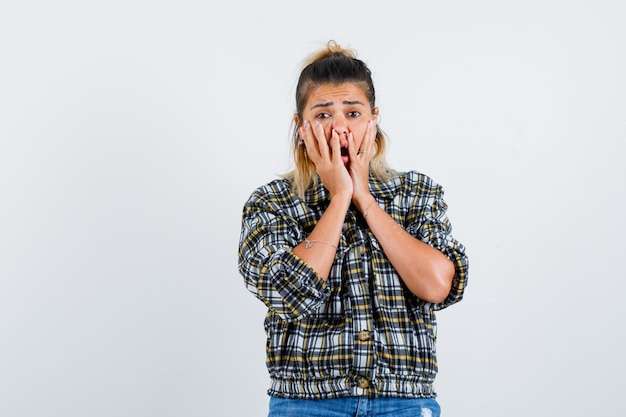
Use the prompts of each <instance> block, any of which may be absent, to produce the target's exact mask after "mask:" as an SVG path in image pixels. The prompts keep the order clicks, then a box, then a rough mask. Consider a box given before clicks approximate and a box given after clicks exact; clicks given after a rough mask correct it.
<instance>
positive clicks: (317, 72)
mask: <svg viewBox="0 0 626 417" xmlns="http://www.w3.org/2000/svg"><path fill="white" fill-rule="evenodd" d="M343 83H354V84H358V85H360V86H361V87H362V88H363V91H364V93H365V95H366V97H367V99H368V100H369V104H370V106H371V109H372V111H373V110H374V108H375V107H376V104H375V101H376V93H375V90H374V83H373V81H372V74H371V72H370V70H369V68H367V65H365V63H364V62H363V61H361V60H360V59H357V54H356V52H355V51H354V50H352V49H344V48H342V47H341V46H340V45H339V44H338V43H337V42H335V41H333V40H331V41H329V42H328V43H327V44H326V48H324V49H322V50H320V51H318V52H315V53H313V54H311V55H310V56H309V57H308V59H307V61H306V64H305V67H304V69H303V70H302V72H301V73H300V77H299V79H298V85H297V87H296V116H295V117H294V123H293V126H292V140H291V146H292V152H293V161H294V169H293V170H292V171H290V172H288V173H287V174H285V175H284V178H286V179H288V180H290V181H291V182H292V191H293V193H294V194H296V195H297V196H299V197H303V196H304V193H305V192H306V191H307V190H308V189H310V188H311V187H314V186H316V185H317V182H318V176H317V171H316V170H315V165H314V164H313V162H311V160H310V159H309V157H308V155H307V153H306V148H305V147H304V146H301V145H300V143H299V142H300V138H299V136H298V128H299V127H300V126H301V125H302V123H303V117H302V112H303V109H304V106H305V105H306V102H307V100H308V98H309V94H310V92H311V90H313V89H314V88H316V87H318V86H320V85H323V84H334V85H337V84H343ZM376 129H377V131H376V139H375V143H376V153H375V155H374V156H373V157H372V160H371V161H370V173H371V174H372V175H374V176H375V177H376V178H378V179H379V180H382V181H388V180H389V179H391V177H393V176H394V175H396V172H395V171H394V170H393V169H391V168H390V167H389V166H388V164H387V158H386V150H387V139H386V136H385V134H384V132H383V131H382V129H381V128H380V126H377V127H376Z"/></svg>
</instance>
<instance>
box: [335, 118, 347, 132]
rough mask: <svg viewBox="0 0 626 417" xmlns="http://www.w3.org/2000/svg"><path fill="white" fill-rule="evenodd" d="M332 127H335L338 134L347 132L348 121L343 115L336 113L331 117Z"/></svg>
mask: <svg viewBox="0 0 626 417" xmlns="http://www.w3.org/2000/svg"><path fill="white" fill-rule="evenodd" d="M333 129H335V131H336V132H337V133H339V134H340V135H341V134H344V135H346V134H348V123H347V121H346V118H345V117H343V115H337V116H334V117H333Z"/></svg>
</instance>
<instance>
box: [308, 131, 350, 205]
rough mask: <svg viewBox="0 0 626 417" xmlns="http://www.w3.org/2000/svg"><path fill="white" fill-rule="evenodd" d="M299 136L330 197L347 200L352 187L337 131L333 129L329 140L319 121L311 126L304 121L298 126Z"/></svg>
mask: <svg viewBox="0 0 626 417" xmlns="http://www.w3.org/2000/svg"><path fill="white" fill-rule="evenodd" d="M300 137H301V138H302V140H303V141H304V145H305V146H306V152H307V154H308V155H309V158H310V159H311V162H313V164H315V169H316V170H317V173H318V174H319V176H320V179H321V180H322V184H324V187H326V189H327V190H328V192H329V193H330V196H331V199H332V198H333V197H335V196H343V197H344V198H347V199H348V201H349V200H350V199H351V198H352V194H353V189H354V188H353V185H352V179H351V178H350V174H349V173H348V170H347V169H346V167H345V166H344V164H343V161H342V160H341V146H340V144H339V135H338V134H337V132H336V131H335V130H334V129H333V130H332V131H331V136H330V140H327V139H326V135H325V133H324V128H323V127H322V126H321V124H320V123H319V122H315V123H314V124H313V126H311V124H310V123H309V122H307V121H305V122H304V123H303V125H302V127H300Z"/></svg>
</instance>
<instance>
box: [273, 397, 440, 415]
mask: <svg viewBox="0 0 626 417" xmlns="http://www.w3.org/2000/svg"><path fill="white" fill-rule="evenodd" d="M440 414H441V409H440V408H439V403H438V402H437V400H435V399H434V398H388V397H379V398H368V397H346V398H331V399H326V400H292V399H288V398H276V397H271V398H270V413H269V416H268V417H376V416H387V417H439V416H440Z"/></svg>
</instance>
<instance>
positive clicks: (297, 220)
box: [239, 41, 468, 417]
mask: <svg viewBox="0 0 626 417" xmlns="http://www.w3.org/2000/svg"><path fill="white" fill-rule="evenodd" d="M378 114H379V109H378V108H377V107H376V104H375V90H374V85H373V82H372V78H371V73H370V70H369V69H368V68H367V66H366V65H365V64H364V63H363V62H362V61H361V60H359V59H357V58H356V54H355V53H354V52H353V51H351V50H346V49H343V48H341V47H340V46H339V45H337V44H336V43H335V42H333V41H331V42H329V43H328V45H327V48H326V49H325V50H323V51H321V52H319V53H317V54H316V55H315V56H313V57H312V59H311V60H310V63H309V64H308V65H307V66H306V67H305V68H304V69H303V70H302V72H301V74H300V78H299V81H298V86H297V89H296V114H295V115H294V125H295V128H294V135H293V147H294V164H295V169H294V170H293V171H292V172H290V173H289V174H287V175H286V176H285V177H284V178H282V179H276V180H274V181H272V182H270V183H269V184H267V185H264V186H262V187H260V188H258V189H257V190H256V191H254V193H252V195H251V197H250V199H249V200H248V201H247V202H246V204H245V207H244V210H243V220H242V230H241V238H240V246H239V271H240V273H241V274H242V275H243V277H244V279H245V284H246V286H247V288H248V289H249V290H250V291H251V292H252V293H253V294H254V295H255V296H256V297H257V298H259V299H260V300H261V301H263V302H264V303H265V304H266V305H267V307H268V313H267V317H266V320H265V329H266V332H267V366H268V370H269V373H270V377H271V386H270V388H269V391H268V393H269V395H270V396H271V399H270V413H269V415H270V416H271V417H278V416H300V415H301V416H307V417H315V416H325V417H326V416H355V415H359V416H361V415H363V416H365V415H372V416H375V415H385V414H388V415H393V416H394V417H401V416H405V415H406V416H421V415H429V416H438V415H439V405H438V403H437V401H436V400H435V393H434V391H433V385H432V384H433V381H434V379H435V375H436V373H437V362H436V357H435V340H436V321H435V311H436V310H440V309H442V308H444V307H447V306H449V305H451V304H454V303H456V302H458V301H460V300H461V298H462V296H463V291H464V288H465V286H466V283H467V270H468V262H467V257H466V255H465V249H464V247H463V246H462V245H461V244H460V243H459V242H457V241H456V240H455V239H454V238H452V236H451V235H450V230H451V226H450V223H449V221H448V219H447V217H446V209H447V206H446V203H445V202H444V200H443V191H442V188H441V187H440V186H439V185H438V184H436V183H435V182H434V181H433V180H431V179H430V178H429V177H427V176H425V175H423V174H420V173H418V172H415V171H411V172H406V173H399V172H396V171H394V170H392V169H391V168H389V167H388V165H387V162H386V160H385V144H386V138H385V136H384V134H383V133H382V131H381V129H380V128H379V126H378V123H377V117H378Z"/></svg>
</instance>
